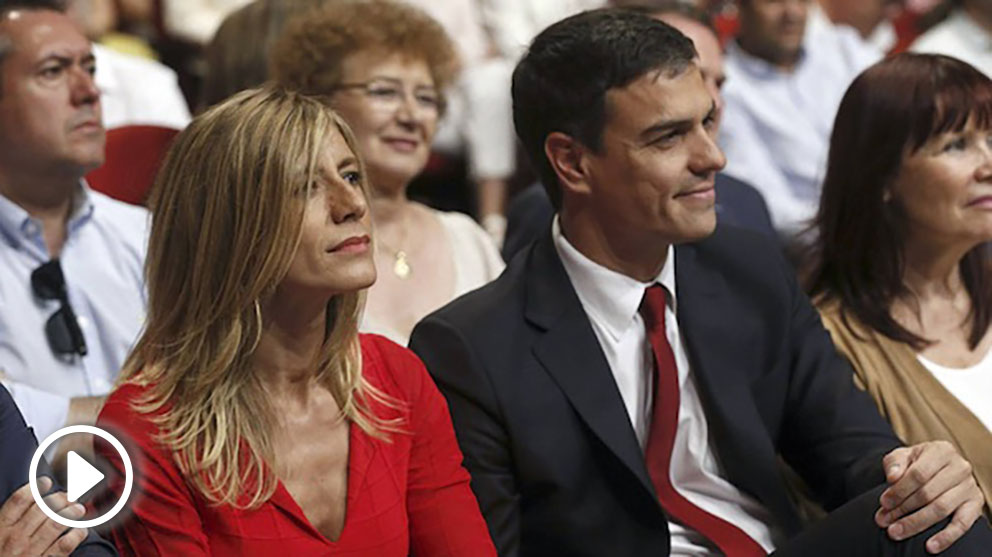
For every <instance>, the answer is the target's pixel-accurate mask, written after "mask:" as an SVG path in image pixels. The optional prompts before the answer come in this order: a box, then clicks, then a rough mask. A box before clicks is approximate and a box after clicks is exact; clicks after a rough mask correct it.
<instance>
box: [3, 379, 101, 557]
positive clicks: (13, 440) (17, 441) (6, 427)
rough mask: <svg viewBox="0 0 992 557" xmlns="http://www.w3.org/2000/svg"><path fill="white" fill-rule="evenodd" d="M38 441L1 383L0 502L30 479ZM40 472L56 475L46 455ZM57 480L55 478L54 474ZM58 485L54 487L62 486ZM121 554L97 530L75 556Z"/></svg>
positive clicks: (84, 542)
mask: <svg viewBox="0 0 992 557" xmlns="http://www.w3.org/2000/svg"><path fill="white" fill-rule="evenodd" d="M37 448H38V442H37V440H35V438H34V432H33V431H32V430H31V428H29V427H28V426H27V424H25V423H24V417H23V416H21V412H20V410H18V409H17V406H16V405H15V404H14V399H12V398H11V397H10V393H8V392H7V389H5V388H3V386H0V505H3V503H4V502H5V501H7V498H8V497H10V495H11V494H12V493H13V492H15V491H17V490H18V489H20V488H21V487H22V486H24V484H26V483H28V468H30V467H31V457H32V456H34V451H35V449H37ZM38 474H39V475H46V476H48V477H52V474H51V471H50V470H49V468H48V463H47V462H45V459H44V458H42V459H41V462H40V463H39V465H38ZM53 480H54V478H53ZM60 489H61V488H59V487H58V486H56V487H55V488H53V489H52V491H57V490H60ZM112 555H117V550H115V549H114V548H113V546H111V545H110V544H109V543H107V542H106V541H104V540H102V539H100V537H99V536H97V535H96V534H95V533H94V532H93V531H90V533H89V536H88V537H87V538H86V540H84V541H83V543H81V544H79V546H78V547H77V548H76V550H75V551H73V552H72V556H73V557H109V556H112Z"/></svg>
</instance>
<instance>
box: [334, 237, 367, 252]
mask: <svg viewBox="0 0 992 557" xmlns="http://www.w3.org/2000/svg"><path fill="white" fill-rule="evenodd" d="M370 242H371V239H370V238H369V237H368V236H364V235H363V236H352V237H351V238H348V239H347V240H345V241H343V242H341V243H340V244H338V245H336V246H334V247H333V248H331V249H330V250H329V251H331V252H333V253H362V252H364V251H366V250H368V249H369V243H370Z"/></svg>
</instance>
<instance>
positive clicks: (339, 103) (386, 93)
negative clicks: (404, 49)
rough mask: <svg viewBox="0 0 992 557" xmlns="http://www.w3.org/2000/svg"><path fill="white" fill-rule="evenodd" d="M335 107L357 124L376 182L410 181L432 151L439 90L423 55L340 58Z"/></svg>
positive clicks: (402, 184) (388, 186)
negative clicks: (422, 57) (340, 74)
mask: <svg viewBox="0 0 992 557" xmlns="http://www.w3.org/2000/svg"><path fill="white" fill-rule="evenodd" d="M339 87H340V90H339V91H338V92H337V93H336V94H335V95H334V108H335V109H336V110H337V111H338V112H339V113H340V114H341V116H342V117H344V119H345V120H346V121H347V122H348V125H349V126H351V129H352V130H354V132H355V135H356V136H357V138H358V144H359V148H360V149H361V151H362V155H363V156H364V158H365V162H366V164H367V165H368V169H369V173H370V174H371V179H372V180H371V181H372V185H373V187H375V188H376V189H380V190H381V189H388V190H393V189H395V188H401V187H406V185H407V184H408V183H409V182H410V180H412V179H413V178H414V177H415V176H416V175H417V174H419V173H420V171H421V170H423V169H424V166H425V165H426V164H427V157H428V156H429V155H430V150H431V141H432V140H433V139H434V132H435V131H436V129H437V122H438V118H439V117H440V98H441V97H440V94H439V93H438V91H437V89H436V88H435V86H434V80H433V78H432V77H431V74H430V71H429V70H428V67H427V63H426V62H425V61H423V60H411V59H408V58H404V57H403V56H401V55H400V54H392V55H387V56H383V55H382V54H376V53H371V52H362V53H358V54H353V55H351V56H349V57H348V58H346V59H345V61H344V63H343V64H342V80H341V84H340V86H339Z"/></svg>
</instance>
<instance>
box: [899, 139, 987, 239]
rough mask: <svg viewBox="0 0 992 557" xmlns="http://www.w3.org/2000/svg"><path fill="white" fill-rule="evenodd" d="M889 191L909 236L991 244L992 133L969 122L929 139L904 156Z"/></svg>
mask: <svg viewBox="0 0 992 557" xmlns="http://www.w3.org/2000/svg"><path fill="white" fill-rule="evenodd" d="M889 193H890V194H891V197H892V201H893V202H896V203H898V204H899V205H900V206H901V208H902V210H903V212H904V214H905V217H906V219H907V221H908V223H907V224H908V227H909V233H910V236H911V237H917V238H927V241H928V242H931V241H934V240H936V241H939V242H947V243H952V244H960V245H965V244H978V243H981V242H986V241H989V240H992V130H990V129H983V130H980V129H977V128H976V127H975V124H974V122H973V121H969V122H968V125H967V126H965V128H964V129H963V130H962V131H960V132H949V133H945V134H942V135H939V136H935V137H932V138H931V139H930V140H929V141H928V142H927V143H926V144H924V145H923V147H922V148H920V150H919V151H917V152H915V153H913V154H911V155H908V156H906V157H905V158H903V161H902V164H901V166H900V168H899V174H898V175H897V177H896V179H895V181H894V182H893V184H892V186H891V188H890V192H889ZM969 247H970V246H969Z"/></svg>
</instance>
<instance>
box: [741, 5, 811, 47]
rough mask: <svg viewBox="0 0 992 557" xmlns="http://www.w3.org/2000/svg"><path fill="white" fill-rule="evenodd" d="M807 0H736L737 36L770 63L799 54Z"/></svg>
mask: <svg viewBox="0 0 992 557" xmlns="http://www.w3.org/2000/svg"><path fill="white" fill-rule="evenodd" d="M809 4H810V0H740V21H741V31H740V38H741V41H742V42H744V43H745V44H748V45H750V46H751V48H752V50H755V51H757V52H755V54H757V55H759V56H761V57H762V58H765V59H767V60H768V61H770V62H772V63H778V62H782V61H789V60H792V59H794V58H795V57H796V56H798V54H799V49H800V48H801V47H802V44H803V33H804V32H805V31H806V15H807V13H808V12H809Z"/></svg>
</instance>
